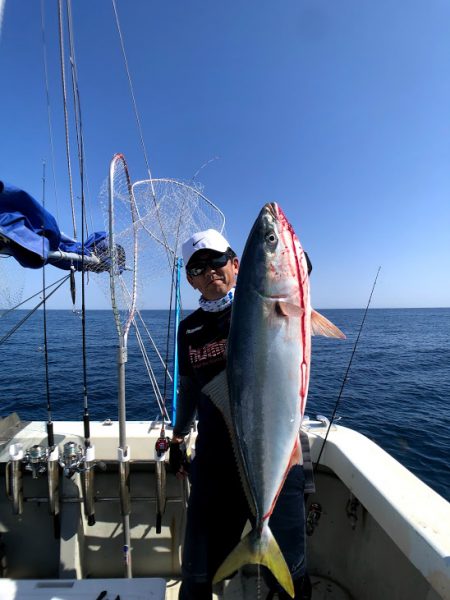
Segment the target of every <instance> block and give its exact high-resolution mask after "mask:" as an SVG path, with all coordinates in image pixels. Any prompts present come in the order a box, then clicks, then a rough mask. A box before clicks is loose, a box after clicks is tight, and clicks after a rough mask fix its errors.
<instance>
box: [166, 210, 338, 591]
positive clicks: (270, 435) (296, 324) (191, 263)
mask: <svg viewBox="0 0 450 600" xmlns="http://www.w3.org/2000/svg"><path fill="white" fill-rule="evenodd" d="M183 259H184V264H185V266H186V274H187V278H188V281H189V283H190V284H191V285H192V286H193V287H194V288H195V289H198V290H199V292H200V293H201V298H200V308H199V309H198V310H197V311H195V312H194V313H192V314H191V315H189V316H188V317H187V318H186V319H184V320H183V321H182V323H181V324H180V329H179V337H178V341H179V369H180V390H179V397H178V404H177V422H176V424H175V426H174V434H173V440H172V445H171V446H172V448H171V462H172V466H173V467H175V468H177V455H179V450H178V448H179V444H180V443H181V442H182V441H183V439H184V436H185V435H187V433H188V432H189V429H190V425H191V423H192V421H193V419H194V418H195V414H196V413H197V418H198V436H197V441H196V453H195V459H194V461H193V463H192V467H191V483H192V488H191V496H190V499H189V506H188V516H187V527H186V538H185V545H184V553H183V565H182V568H183V582H182V586H181V590H180V595H179V598H180V600H191V599H192V600H203V599H205V600H206V599H208V600H210V599H211V598H212V584H213V582H216V581H220V580H221V579H223V578H225V577H228V576H231V575H232V574H233V573H234V572H236V571H237V570H238V569H239V568H240V567H243V566H244V565H246V564H258V565H263V566H265V567H266V569H264V570H263V574H264V578H265V580H266V582H267V584H268V585H269V587H270V588H271V589H274V590H277V591H278V597H279V598H296V599H308V598H310V595H311V587H310V583H309V578H308V576H307V575H306V562H305V507H304V482H305V476H304V470H303V467H302V464H303V460H302V453H301V446H300V442H299V428H300V425H301V420H302V417H303V413H304V409H305V403H306V396H307V392H308V383H309V368H310V355H311V334H312V333H313V332H314V333H320V334H323V335H329V336H334V337H343V334H342V333H341V332H340V331H339V330H338V329H337V328H336V327H335V326H334V325H333V324H332V323H330V322H329V321H327V319H325V318H324V317H323V316H321V315H320V314H319V313H317V312H315V311H313V310H312V309H311V306H310V300H309V276H308V275H309V273H308V271H309V269H308V261H307V257H306V255H305V253H304V251H303V250H302V248H301V246H300V243H299V241H298V239H297V237H296V235H295V233H294V231H293V229H292V227H291V225H290V224H289V222H288V221H287V219H286V217H285V215H284V213H283V211H282V210H281V209H280V207H279V206H278V205H277V204H275V203H272V204H266V205H265V206H264V208H263V209H262V210H261V212H260V214H259V216H258V218H257V220H256V221H255V224H254V226H253V229H252V231H251V233H250V235H249V238H248V240H247V244H246V246H245V250H244V253H243V256H242V262H241V264H240V265H239V261H238V258H237V257H236V255H235V253H234V252H233V251H232V250H231V248H230V246H229V244H228V242H227V241H226V240H225V238H224V237H223V236H222V235H221V234H220V233H218V232H217V231H214V230H207V231H202V232H199V233H196V234H195V235H194V236H192V238H190V239H189V240H187V241H186V242H185V243H184V244H183ZM238 271H239V277H238V281H237V286H236V288H235V280H236V277H237V274H238ZM177 450H178V452H177ZM247 520H250V522H251V524H252V527H253V529H252V530H251V531H250V532H249V533H248V534H247V535H245V536H244V537H243V538H242V540H241V535H242V531H243V529H244V526H245V524H246V522H247Z"/></svg>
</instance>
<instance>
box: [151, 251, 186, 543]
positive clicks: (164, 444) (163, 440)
mask: <svg viewBox="0 0 450 600" xmlns="http://www.w3.org/2000/svg"><path fill="white" fill-rule="evenodd" d="M175 247H176V244H175ZM180 269H181V259H180V258H174V262H173V268H172V284H171V286H170V304H169V319H168V323H167V337H166V358H165V370H164V393H163V410H164V412H163V416H162V423H161V432H160V434H159V438H158V439H157V440H156V443H155V465H156V533H161V524H162V516H163V514H164V510H165V506H166V464H165V458H166V453H167V451H168V450H169V447H170V439H169V437H168V436H167V435H166V430H165V423H164V413H166V414H167V411H166V397H167V379H168V374H169V342H170V330H171V316H172V302H173V292H174V288H175V333H174V335H175V340H174V374H173V380H172V385H173V396H172V398H173V404H175V403H176V389H177V384H178V365H177V362H178V347H177V331H178V324H179V320H180V317H179V315H180V311H179V303H180Z"/></svg>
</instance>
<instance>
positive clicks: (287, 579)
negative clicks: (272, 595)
mask: <svg viewBox="0 0 450 600" xmlns="http://www.w3.org/2000/svg"><path fill="white" fill-rule="evenodd" d="M244 565H264V566H265V567H267V568H268V569H269V570H270V571H271V572H272V574H273V576H274V577H275V579H276V580H277V581H278V583H279V584H280V585H281V586H282V587H283V588H284V589H285V590H286V592H287V593H288V594H289V596H291V598H293V597H294V595H295V591H294V583H293V581H292V576H291V573H290V571H289V568H288V566H287V564H286V561H285V559H284V556H283V555H282V553H281V550H280V547H279V546H278V544H277V542H276V540H275V538H274V536H273V534H272V532H271V531H270V529H269V527H268V526H265V527H264V528H263V531H262V533H261V537H259V536H258V534H257V530H256V529H253V530H252V531H250V533H249V534H247V535H246V536H245V537H244V538H243V539H242V540H241V541H240V542H239V544H238V545H237V546H236V547H235V548H234V550H232V552H231V553H230V554H229V555H228V556H227V558H226V559H225V560H224V562H223V563H222V564H221V565H220V567H219V568H218V570H217V572H216V574H215V575H214V579H213V583H218V582H219V581H222V579H224V578H225V577H227V576H228V575H231V574H232V573H234V572H235V571H237V570H238V569H240V568H241V567H243V566H244Z"/></svg>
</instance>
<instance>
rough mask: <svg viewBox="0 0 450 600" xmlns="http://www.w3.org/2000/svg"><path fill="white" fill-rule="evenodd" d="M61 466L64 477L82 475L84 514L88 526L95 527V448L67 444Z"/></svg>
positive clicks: (73, 443)
mask: <svg viewBox="0 0 450 600" xmlns="http://www.w3.org/2000/svg"><path fill="white" fill-rule="evenodd" d="M59 464H60V465H61V467H62V469H63V473H64V475H65V476H66V477H67V478H69V479H70V478H71V477H73V476H74V475H75V473H80V474H81V485H82V489H83V504H84V513H85V515H86V519H87V523H88V525H89V526H92V525H95V509H94V502H95V498H94V467H95V465H96V464H97V463H96V460H95V448H94V446H87V447H86V448H83V447H82V446H80V444H77V443H76V442H66V443H65V444H64V446H63V453H62V457H61V459H60V461H59Z"/></svg>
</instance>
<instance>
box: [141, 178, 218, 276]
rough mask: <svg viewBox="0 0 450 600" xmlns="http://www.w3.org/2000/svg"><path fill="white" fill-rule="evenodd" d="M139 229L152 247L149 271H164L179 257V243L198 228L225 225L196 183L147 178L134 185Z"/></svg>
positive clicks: (156, 274)
mask: <svg viewBox="0 0 450 600" xmlns="http://www.w3.org/2000/svg"><path fill="white" fill-rule="evenodd" d="M133 194H134V197H135V200H136V206H137V209H138V212H139V215H140V218H141V223H142V228H143V230H144V233H145V235H146V236H147V237H148V241H149V242H150V244H151V249H152V254H153V257H152V259H151V260H152V262H153V268H152V272H153V273H154V275H155V276H159V275H162V274H163V269H162V267H163V265H166V266H167V267H168V269H169V270H171V269H172V267H173V260H174V258H175V257H177V256H181V246H182V243H183V242H184V241H185V240H186V239H187V238H189V237H190V236H191V235H193V234H194V233H196V232H197V231H203V230H205V229H210V228H212V229H217V230H218V231H220V232H222V231H223V229H224V227H225V217H224V215H223V213H222V212H221V211H220V210H219V209H218V208H217V206H215V205H214V204H213V203H212V202H211V201H210V200H208V198H206V196H205V195H204V194H203V191H202V188H201V187H200V186H199V185H198V184H191V185H189V184H186V183H183V182H181V181H176V180H174V179H149V180H145V181H138V182H137V183H135V184H133ZM147 260H148V259H147Z"/></svg>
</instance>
